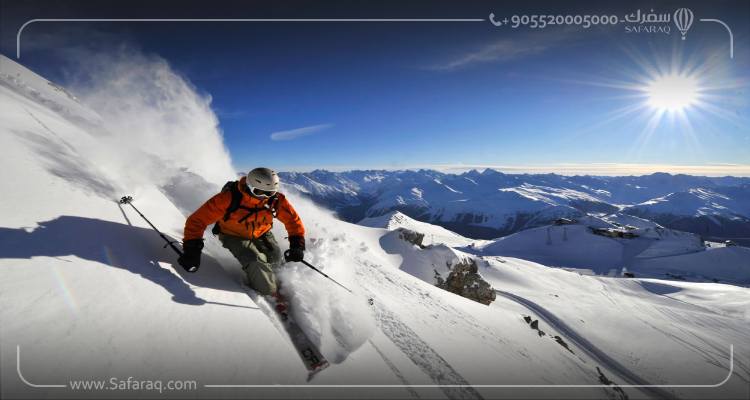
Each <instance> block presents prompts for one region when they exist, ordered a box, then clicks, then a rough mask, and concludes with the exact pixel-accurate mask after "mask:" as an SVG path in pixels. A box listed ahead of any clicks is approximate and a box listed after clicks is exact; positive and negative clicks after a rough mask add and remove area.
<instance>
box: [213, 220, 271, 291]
mask: <svg viewBox="0 0 750 400" xmlns="http://www.w3.org/2000/svg"><path fill="white" fill-rule="evenodd" d="M218 236H219V241H221V244H222V245H223V246H224V247H225V248H226V249H228V250H229V251H230V252H231V253H232V255H233V256H234V257H235V258H236V259H237V260H238V261H239V262H240V264H241V265H242V270H243V271H245V275H246V276H247V283H248V284H249V285H250V287H252V288H253V289H255V290H256V291H257V292H258V293H260V294H261V295H264V296H266V295H269V294H271V293H274V292H276V290H277V288H278V282H277V280H276V274H275V273H274V269H275V268H276V267H278V266H279V265H281V249H279V244H278V242H276V238H274V236H273V233H271V231H268V232H266V233H265V234H263V235H262V236H260V237H259V238H256V239H253V240H250V239H244V238H240V237H237V236H230V235H224V234H221V233H220V234H219V235H218Z"/></svg>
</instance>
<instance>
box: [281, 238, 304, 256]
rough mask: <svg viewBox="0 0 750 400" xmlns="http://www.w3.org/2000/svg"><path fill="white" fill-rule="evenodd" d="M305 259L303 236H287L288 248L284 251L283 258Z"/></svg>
mask: <svg viewBox="0 0 750 400" xmlns="http://www.w3.org/2000/svg"><path fill="white" fill-rule="evenodd" d="M304 259H305V238H304V237H302V236H289V250H287V251H285V252H284V260H286V262H289V261H297V262H299V261H302V260H304Z"/></svg>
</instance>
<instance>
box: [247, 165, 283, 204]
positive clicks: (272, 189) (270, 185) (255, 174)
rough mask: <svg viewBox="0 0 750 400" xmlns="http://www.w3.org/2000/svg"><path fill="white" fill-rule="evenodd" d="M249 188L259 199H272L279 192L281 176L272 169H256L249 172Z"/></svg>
mask: <svg viewBox="0 0 750 400" xmlns="http://www.w3.org/2000/svg"><path fill="white" fill-rule="evenodd" d="M246 183H247V186H248V188H249V189H250V193H251V194H252V195H253V196H257V197H271V196H273V195H275V194H276V192H278V191H279V175H277V174H276V171H274V170H272V169H270V168H262V167H261V168H255V169H254V170H252V171H250V172H248V174H247V180H246Z"/></svg>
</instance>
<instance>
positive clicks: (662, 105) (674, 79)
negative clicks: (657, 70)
mask: <svg viewBox="0 0 750 400" xmlns="http://www.w3.org/2000/svg"><path fill="white" fill-rule="evenodd" d="M645 92H646V94H647V96H648V105H649V106H651V107H652V108H654V109H656V110H657V111H661V112H665V111H671V112H679V111H683V110H685V109H686V108H688V107H690V106H691V105H694V104H696V103H697V102H698V100H699V97H700V85H699V84H698V80H697V79H695V78H694V77H691V76H688V75H679V74H671V75H664V76H659V77H656V78H655V79H653V80H652V81H651V82H650V83H649V84H648V85H647V86H646V87H645Z"/></svg>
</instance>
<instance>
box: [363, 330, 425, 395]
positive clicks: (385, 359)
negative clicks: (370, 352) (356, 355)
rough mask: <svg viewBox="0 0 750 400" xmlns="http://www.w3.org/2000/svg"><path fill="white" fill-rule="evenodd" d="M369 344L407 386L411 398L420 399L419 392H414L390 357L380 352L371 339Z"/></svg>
mask: <svg viewBox="0 0 750 400" xmlns="http://www.w3.org/2000/svg"><path fill="white" fill-rule="evenodd" d="M367 342H368V343H370V346H372V348H373V349H375V351H376V352H377V353H378V355H379V356H380V358H382V359H383V361H385V364H386V365H387V366H388V368H390V369H391V371H393V374H394V375H396V378H398V380H399V381H401V383H402V384H403V385H404V386H406V390H407V391H409V394H411V396H412V397H413V398H415V399H418V398H420V396H419V393H417V391H416V390H414V388H413V387H411V386H409V381H408V380H407V379H406V377H404V374H402V373H401V370H399V369H398V367H397V366H396V364H394V363H393V361H391V359H390V358H388V356H386V355H385V353H383V351H382V350H380V348H379V347H378V346H377V345H376V344H375V342H373V341H372V339H369V340H368V341H367Z"/></svg>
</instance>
